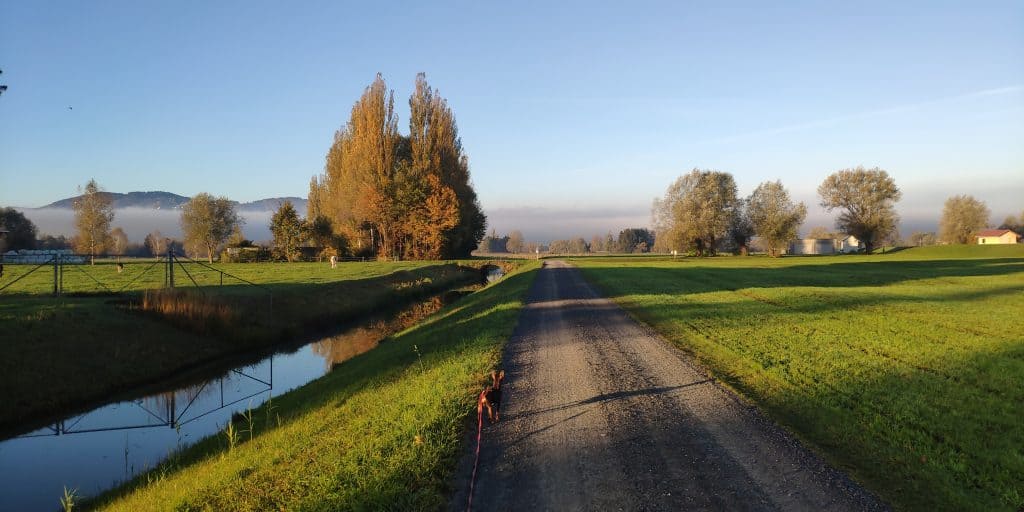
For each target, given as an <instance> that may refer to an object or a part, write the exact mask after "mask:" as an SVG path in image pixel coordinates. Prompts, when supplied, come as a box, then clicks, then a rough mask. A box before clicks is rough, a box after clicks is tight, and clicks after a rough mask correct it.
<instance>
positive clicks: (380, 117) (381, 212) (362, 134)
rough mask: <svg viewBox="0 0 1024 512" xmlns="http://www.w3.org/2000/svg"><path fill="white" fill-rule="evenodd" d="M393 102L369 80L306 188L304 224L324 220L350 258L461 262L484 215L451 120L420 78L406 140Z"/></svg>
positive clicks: (379, 81)
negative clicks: (358, 255) (366, 255)
mask: <svg viewBox="0 0 1024 512" xmlns="http://www.w3.org/2000/svg"><path fill="white" fill-rule="evenodd" d="M394 96H395V94H394V91H393V90H388V88H387V84H386V83H385V82H384V79H383V78H382V77H381V75H380V74H378V75H377V78H376V80H374V81H373V83H372V84H371V85H370V86H369V87H367V88H366V91H365V92H363V95H362V97H361V98H359V101H357V102H356V103H355V105H354V106H353V107H352V116H351V119H349V121H348V123H347V124H346V125H345V126H344V127H342V128H341V129H340V130H338V131H337V132H336V133H335V135H334V143H333V144H332V145H331V148H330V150H329V151H328V152H327V162H326V164H325V166H324V172H323V174H320V175H318V176H314V177H313V179H312V181H311V182H310V187H309V206H308V208H309V210H308V215H307V218H308V219H310V221H311V223H313V224H317V223H319V224H320V225H325V224H329V226H330V228H329V229H330V230H331V231H333V233H334V234H335V235H336V236H339V235H340V236H341V237H343V238H345V239H346V245H347V246H348V248H349V250H350V251H351V252H353V253H370V252H372V253H375V254H376V255H377V256H379V257H381V258H387V259H392V258H405V259H446V258H457V257H467V256H469V253H470V252H471V251H472V250H473V249H475V248H476V246H477V244H479V243H480V240H481V239H483V236H484V228H485V225H486V223H487V218H486V217H485V216H484V213H483V211H482V210H481V208H480V203H479V202H478V200H477V197H476V192H475V191H474V190H473V186H472V184H471V183H470V176H469V161H468V159H467V158H466V155H465V153H464V152H463V149H462V141H461V140H460V138H459V132H458V128H457V126H456V124H455V116H454V114H453V113H452V110H451V108H450V107H449V106H448V102H447V101H446V100H445V99H444V98H442V97H441V96H440V95H439V94H438V93H437V92H436V91H435V90H434V89H432V88H431V87H430V85H428V84H427V80H426V76H425V75H424V74H423V73H420V74H419V75H417V76H416V89H415V91H414V92H413V94H412V96H411V97H410V98H409V111H410V112H409V135H407V136H406V135H402V134H401V133H399V131H398V116H397V115H396V114H395V100H394Z"/></svg>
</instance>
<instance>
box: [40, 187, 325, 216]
mask: <svg viewBox="0 0 1024 512" xmlns="http://www.w3.org/2000/svg"><path fill="white" fill-rule="evenodd" d="M101 194H105V195H107V196H109V197H110V198H111V199H112V200H113V203H114V208H116V209H121V208H140V209H146V210H177V209H180V208H181V207H182V206H184V205H185V203H188V202H189V200H190V199H191V198H189V197H185V196H179V195H178V194H172V193H170V192H160V191H153V192H128V193H126V194H122V193H120V192H101ZM79 197H80V196H75V197H69V198H67V199H61V200H60V201H55V202H52V203H50V204H48V205H46V206H43V208H57V209H71V208H72V205H73V204H74V202H75V200H76V199H78V198H79ZM285 201H291V202H292V204H293V205H294V206H295V209H296V210H298V212H299V214H305V212H306V200H305V199H303V198H301V197H270V198H267V199H258V200H256V201H251V202H248V203H239V202H237V201H236V202H235V204H237V205H238V210H239V211H243V212H272V211H275V210H277V208H278V207H279V206H281V204H282V203H284V202H285Z"/></svg>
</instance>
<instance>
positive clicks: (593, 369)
mask: <svg viewBox="0 0 1024 512" xmlns="http://www.w3.org/2000/svg"><path fill="white" fill-rule="evenodd" d="M503 367H504V368H505V370H506V383H505V386H506V387H505V389H504V393H503V395H504V396H503V400H504V402H503V404H502V408H503V410H502V419H501V421H500V422H499V423H497V424H495V425H489V426H488V425H487V421H486V419H485V427H484V432H483V439H484V441H483V445H482V448H481V452H480V462H479V468H478V474H477V480H476V490H475V491H474V493H473V494H474V495H473V509H475V510H531V511H532V510H815V511H817V510H836V511H839V510H887V507H886V506H885V505H884V504H882V503H881V502H880V501H878V500H877V498H875V497H874V496H872V495H871V494H870V493H868V492H866V491H865V490H863V489H862V488H861V487H859V486H858V485H857V484H855V483H854V482H852V481H851V480H850V479H849V478H848V477H846V476H845V475H844V474H842V473H841V472H839V471H837V470H835V469H834V468H831V467H830V466H828V465H827V464H826V463H825V462H823V461H822V460H821V459H820V458H819V457H817V456H815V455H814V454H813V453H811V452H810V451H808V450H807V449H805V448H804V447H802V446H801V445H800V444H799V442H797V441H796V440H795V439H794V438H793V437H792V436H790V435H789V434H787V433H786V432H785V431H784V430H783V429H781V428H780V427H778V426H777V425H775V424H774V423H773V422H771V421H770V420H768V419H767V418H765V417H764V415H763V414H761V413H760V412H759V411H758V410H757V409H756V408H754V407H752V406H749V405H746V404H745V403H744V402H742V401H741V400H739V399H738V398H737V397H736V396H735V395H734V394H732V393H731V392H730V391H729V390H727V389H725V388H723V387H721V386H719V385H718V384H716V383H715V381H714V380H713V379H712V378H710V377H709V376H708V375H707V374H706V373H705V372H704V371H703V370H702V369H701V368H700V367H699V366H698V365H697V364H696V363H695V362H693V360H692V358H691V357H690V356H688V355H687V354H685V353H684V352H682V351H680V350H678V349H676V348H674V347H672V346H670V345H669V344H668V343H667V342H666V341H665V340H663V339H662V338H660V337H659V336H658V335H657V334H655V333H654V332H652V331H651V330H650V329H648V328H646V327H645V326H642V325H640V324H638V323H637V322H636V321H635V320H633V319H632V318H631V317H629V315H627V314H626V313H625V312H624V311H623V310H622V309H621V308H619V307H618V306H617V305H616V304H615V303H614V302H612V301H611V300H609V299H606V298H602V297H600V295H599V294H598V293H597V292H596V291H595V290H594V288H593V287H591V286H590V285H589V284H588V283H587V282H586V281H585V280H584V278H583V276H582V274H581V273H580V272H579V271H578V270H577V269H575V268H574V267H572V266H570V265H568V264H565V263H563V262H558V261H552V262H548V263H547V264H546V265H545V267H544V268H543V269H541V271H540V273H539V275H538V276H537V278H536V280H535V282H534V284H533V287H532V289H531V291H530V296H529V299H528V304H527V306H526V307H525V308H524V310H523V312H522V315H521V317H520V320H519V324H518V326H517V328H516V331H515V333H514V334H513V336H512V338H511V339H510V340H509V343H508V345H507V346H506V349H505V355H504V361H503ZM473 426H474V427H475V426H476V425H475V424H474V425H473ZM474 430H475V429H474ZM474 434H475V432H474ZM471 444H472V446H471V447H470V448H471V449H475V435H474V436H473V442H472V443H471ZM472 463H473V456H472V452H470V453H467V454H465V456H464V457H463V459H462V461H461V462H460V467H459V470H458V474H457V478H456V482H455V486H456V487H455V488H456V489H457V491H456V493H455V494H454V496H453V497H452V502H451V505H450V509H451V510H465V508H466V501H467V487H468V484H469V482H468V480H469V475H470V473H471V471H472Z"/></svg>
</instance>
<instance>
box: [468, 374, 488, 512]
mask: <svg viewBox="0 0 1024 512" xmlns="http://www.w3.org/2000/svg"><path fill="white" fill-rule="evenodd" d="M486 394H487V388H484V390H483V391H481V392H480V396H479V397H477V399H476V458H475V459H473V476H472V477H470V478H469V501H468V502H467V503H466V512H471V511H472V510H473V486H474V484H476V466H477V464H479V463H480V434H481V433H482V432H483V429H484V395H486Z"/></svg>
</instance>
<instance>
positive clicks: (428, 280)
mask: <svg viewBox="0 0 1024 512" xmlns="http://www.w3.org/2000/svg"><path fill="white" fill-rule="evenodd" d="M104 266H105V265H104ZM98 267H103V266H100V265H97V268H89V269H88V270H90V271H109V272H112V273H114V274H115V275H116V272H114V271H113V269H112V266H107V268H106V269H102V268H98ZM224 267H225V268H227V269H229V271H231V272H233V273H237V274H240V275H244V276H245V278H246V279H250V280H252V281H253V282H256V283H259V284H260V285H261V286H251V285H246V284H228V283H225V286H210V287H206V288H203V289H196V288H194V287H182V288H181V290H184V292H185V293H184V294H183V295H182V296H180V297H176V298H175V300H177V301H179V302H183V303H186V305H187V304H188V303H191V302H203V301H207V302H213V303H214V304H216V305H218V306H223V309H225V310H227V314H226V316H225V318H214V319H213V320H211V321H201V320H202V319H200V321H196V320H195V319H194V318H191V319H190V318H186V317H184V316H182V315H177V314H176V313H175V312H174V311H171V312H167V313H165V312H161V311H157V310H154V311H140V310H139V309H138V306H129V304H136V303H138V302H140V301H141V293H140V292H131V293H128V294H127V295H116V296H115V295H110V294H99V295H97V294H87V295H81V296H76V295H66V296H63V297H59V298H54V297H51V296H48V295H47V294H46V289H47V287H46V286H45V285H42V286H40V287H38V288H36V289H34V290H33V292H32V293H22V294H17V295H10V296H8V295H0V375H2V376H3V377H2V378H0V382H2V384H3V385H2V386H0V434H12V433H15V432H17V431H18V430H19V429H20V428H22V427H24V426H27V425H29V424H37V423H38V422H39V421H42V420H49V419H53V418H52V417H53V416H54V415H60V414H61V413H64V412H70V411H72V410H74V409H76V408H78V407H88V406H91V405H96V402H97V401H100V400H102V399H104V398H107V397H108V396H110V395H111V394H112V393H117V392H122V391H129V390H132V389H134V388H137V387H138V386H140V385H145V384H150V383H156V382H159V381H161V380H165V379H168V378H170V377H172V376H175V375H176V374H178V373H179V372H180V371H181V370H183V369H188V368H194V367H196V366H203V365H208V364H209V363H210V362H217V361H219V360H221V359H224V358H231V357H236V356H244V354H246V353H248V352H251V351H252V350H254V349H260V348H263V347H268V346H271V345H273V344H275V343H279V342H285V341H296V340H297V339H300V338H301V337H303V336H308V335H310V334H312V333H315V332H318V331H320V330H322V329H330V328H331V327H332V326H338V325H342V324H344V323H345V322H346V321H352V320H355V319H358V318H359V317H361V316H364V315H367V314H370V313H374V312H381V311H386V310H388V309H393V308H396V307H401V306H403V305H405V304H408V303H410V302H412V301H414V300H417V299H418V298H420V297H423V296H425V295H428V294H431V293H439V292H442V291H444V290H447V289H450V288H452V287H457V286H462V285H464V284H466V283H475V282H478V281H479V279H480V273H479V271H477V270H475V269H471V268H468V267H464V266H455V265H446V264H441V263H439V262H415V263H407V262H398V263H375V262H374V263H347V264H344V265H339V267H338V268H337V269H333V270H332V269H331V268H330V265H329V264H326V263H324V264H314V263H295V264H273V263H269V264H235V265H226V266H224ZM7 268H8V269H10V268H11V267H10V266H8V267H7ZM193 270H194V269H193ZM51 274H52V272H51ZM214 274H215V273H214ZM30 277H34V276H30ZM161 279H162V278H161ZM218 279H219V276H218ZM17 284H19V285H20V284H22V283H17ZM50 286H51V287H52V284H51V285H50ZM268 291H269V292H270V293H268ZM271 294H272V300H271Z"/></svg>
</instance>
